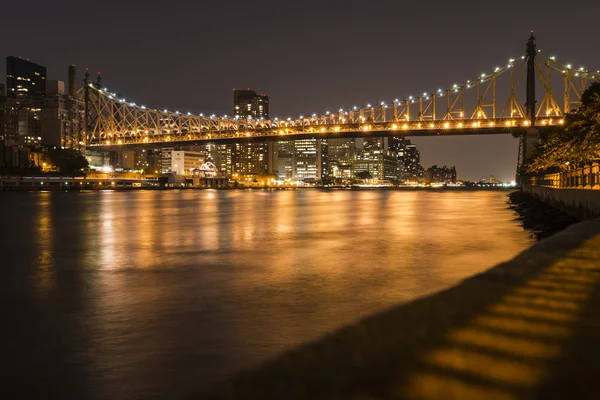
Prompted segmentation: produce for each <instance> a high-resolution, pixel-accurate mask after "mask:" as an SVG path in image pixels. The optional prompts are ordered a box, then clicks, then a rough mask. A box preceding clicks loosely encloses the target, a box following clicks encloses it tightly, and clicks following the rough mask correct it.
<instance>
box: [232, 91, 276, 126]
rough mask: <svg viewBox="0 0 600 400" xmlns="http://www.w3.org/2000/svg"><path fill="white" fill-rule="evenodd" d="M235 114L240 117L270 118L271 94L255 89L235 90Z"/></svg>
mask: <svg viewBox="0 0 600 400" xmlns="http://www.w3.org/2000/svg"><path fill="white" fill-rule="evenodd" d="M233 115H234V116H236V117H238V118H252V119H261V118H264V119H269V96H267V95H266V94H256V92H255V91H254V90H251V89H248V90H235V89H234V90H233Z"/></svg>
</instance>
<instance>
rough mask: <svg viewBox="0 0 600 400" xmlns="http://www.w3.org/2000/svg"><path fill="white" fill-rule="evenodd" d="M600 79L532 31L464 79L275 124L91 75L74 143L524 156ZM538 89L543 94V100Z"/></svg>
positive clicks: (100, 146)
mask: <svg viewBox="0 0 600 400" xmlns="http://www.w3.org/2000/svg"><path fill="white" fill-rule="evenodd" d="M536 78H537V79H536ZM598 80H600V70H591V69H586V68H583V67H580V68H574V67H573V66H572V65H570V64H563V63H560V62H558V61H557V60H556V57H554V56H547V55H545V54H543V53H541V52H540V51H539V50H536V44H535V37H534V36H533V32H532V33H531V36H530V37H529V40H528V42H527V43H526V51H525V53H523V54H521V55H520V56H518V57H515V58H511V59H509V60H508V61H507V62H503V63H500V64H498V66H496V67H494V68H492V69H491V72H488V73H483V74H480V75H479V76H476V77H474V79H471V80H467V81H466V82H464V81H463V82H462V83H455V84H452V85H449V86H447V87H446V88H445V89H442V88H439V89H437V90H428V91H425V92H423V94H422V95H418V96H408V97H405V98H402V99H401V98H397V99H394V100H393V101H389V102H380V103H379V104H375V105H372V104H367V105H366V106H363V107H358V106H353V107H349V108H340V109H339V110H338V111H335V112H329V111H326V112H324V113H312V114H311V115H308V116H305V115H300V116H297V117H287V118H277V117H275V118H272V119H269V120H265V119H244V118H241V119H238V118H231V117H228V116H226V115H225V116H222V117H217V116H216V115H204V114H203V113H200V114H194V113H191V112H179V111H170V110H167V109H162V110H161V109H153V108H149V107H146V106H144V105H138V104H136V103H134V102H130V101H127V100H126V99H125V98H123V97H122V96H119V95H117V94H116V93H114V92H112V91H110V90H108V89H107V88H106V87H105V86H103V85H102V84H101V79H100V77H99V79H98V81H97V82H92V81H91V80H90V79H89V73H87V72H86V79H85V81H84V82H85V84H84V86H83V88H82V89H81V90H80V91H79V96H80V98H81V104H82V105H83V108H84V110H82V113H83V114H84V115H85V118H84V119H85V121H84V126H85V129H84V131H83V132H82V133H81V136H80V137H78V138H73V140H72V141H71V143H74V142H78V144H79V145H80V146H85V147H87V148H89V149H98V150H100V149H113V150H114V149H118V148H119V147H120V146H148V145H153V146H164V145H168V146H176V145H181V146H184V145H188V144H194V143H200V142H205V143H206V142H235V141H239V140H294V139H301V138H306V137H320V138H337V137H368V136H387V135H402V136H449V135H474V134H477V135H480V134H484V135H487V134H512V135H513V136H515V137H519V138H520V140H521V146H520V147H521V149H522V152H524V151H525V150H524V148H525V145H526V143H527V140H525V137H526V136H527V133H528V132H532V133H535V134H537V133H538V132H539V130H540V129H541V130H544V129H547V128H549V127H553V126H560V125H561V124H563V123H564V122H565V117H566V115H567V114H568V113H570V112H571V111H572V110H574V109H575V108H577V107H578V105H579V102H580V98H581V94H582V93H583V91H584V90H585V89H586V88H587V87H588V86H589V84H591V83H592V82H594V81H598ZM556 82H559V84H558V85H556V84H555V83H556ZM536 92H537V93H541V94H542V95H543V97H542V100H541V101H539V102H538V101H537V100H536ZM523 95H525V96H523ZM523 97H524V99H523ZM530 136H531V135H530ZM533 136H535V135H533ZM521 156H522V154H520V156H519V157H520V159H521V158H522V157H521Z"/></svg>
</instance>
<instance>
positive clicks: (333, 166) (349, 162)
mask: <svg viewBox="0 0 600 400" xmlns="http://www.w3.org/2000/svg"><path fill="white" fill-rule="evenodd" d="M327 142H328V156H329V175H330V176H331V177H332V178H343V179H352V178H353V177H354V160H355V157H356V141H355V140H354V139H329V140H328V141H327Z"/></svg>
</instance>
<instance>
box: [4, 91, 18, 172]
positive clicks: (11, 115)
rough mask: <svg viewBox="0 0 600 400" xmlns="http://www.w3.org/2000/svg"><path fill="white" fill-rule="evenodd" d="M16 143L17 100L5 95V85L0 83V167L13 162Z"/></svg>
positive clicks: (11, 164) (7, 165)
mask: <svg viewBox="0 0 600 400" xmlns="http://www.w3.org/2000/svg"><path fill="white" fill-rule="evenodd" d="M18 144H19V113H18V108H17V101H16V100H15V99H11V98H8V97H7V96H6V86H5V85H4V84H2V83H0V167H11V166H13V164H15V161H14V156H13V153H14V152H15V151H16V150H17V145H18ZM17 165H18V162H17Z"/></svg>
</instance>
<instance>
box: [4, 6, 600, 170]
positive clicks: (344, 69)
mask: <svg viewBox="0 0 600 400" xmlns="http://www.w3.org/2000/svg"><path fill="white" fill-rule="evenodd" d="M440 3H441V4H440ZM2 14H3V18H2V24H0V49H2V53H3V54H0V56H2V57H5V56H8V55H15V56H22V57H24V58H29V59H31V60H32V61H34V62H37V63H39V64H42V65H45V66H46V67H48V75H49V79H61V80H65V81H66V78H67V66H68V65H69V64H71V63H73V64H76V65H77V66H78V68H79V70H78V72H79V74H80V75H82V74H83V69H84V67H86V66H87V67H89V68H90V70H91V71H94V73H95V72H96V71H102V75H103V78H104V84H105V85H106V86H107V87H108V88H109V89H111V90H113V91H115V92H118V93H121V94H122V95H123V96H125V97H126V98H127V99H128V100H131V101H135V102H136V103H137V104H145V105H147V106H153V107H160V108H169V109H171V110H179V111H188V110H189V111H192V112H205V113H213V112H214V113H216V114H218V115H223V114H231V112H232V111H231V108H232V105H231V103H232V93H231V92H232V89H233V88H248V87H250V88H252V89H255V90H256V91H258V92H261V93H267V94H268V95H269V96H270V100H271V115H272V116H288V115H300V114H305V115H307V114H310V113H313V112H316V113H321V112H324V111H326V110H331V111H333V110H337V109H339V108H340V107H345V108H347V107H351V106H354V105H359V106H360V105H361V106H365V105H366V104H367V103H374V104H377V103H379V102H381V101H384V100H385V101H391V100H393V99H394V98H405V97H407V96H408V95H416V94H421V93H423V92H424V91H434V90H436V89H437V88H438V87H441V88H446V87H448V86H450V85H452V84H453V83H456V82H463V81H466V80H467V79H472V78H473V77H475V76H477V75H478V74H480V73H482V72H486V71H488V72H489V71H490V70H491V69H492V68H493V67H494V66H497V65H498V64H502V63H505V62H506V61H508V59H509V58H511V57H516V56H519V55H520V54H521V53H522V52H523V51H524V47H525V41H526V40H527V36H528V34H529V30H530V29H535V34H536V36H537V42H538V49H541V50H542V51H543V52H545V53H547V54H548V55H550V53H551V54H552V55H556V56H557V58H558V60H559V61H563V62H565V63H566V62H568V63H572V64H574V65H577V66H585V67H586V68H589V69H600V50H598V47H597V43H598V39H600V24H598V22H597V21H598V15H600V2H598V1H592V0H583V1H579V2H576V3H570V2H566V1H556V0H547V1H543V2H540V1H530V2H523V1H497V2H487V1H486V2H482V1H462V2H456V1H447V2H438V1H422V2H410V3H409V2H404V1H398V0H395V1H353V0H348V1H327V0H321V1H302V2H291V1H277V2H274V1H197V2H193V3H192V2H187V1H186V2H183V1H165V2H161V3H158V2H145V1H135V2H133V1H126V0H122V1H99V2H98V1H97V2H82V1H57V2H49V1H46V0H44V1H42V0H30V1H27V2H11V4H10V7H8V8H7V7H4V8H3V13H2ZM4 68H5V65H4V63H2V67H1V69H0V73H1V74H2V76H3V77H4V76H5V70H4ZM2 81H4V79H2ZM522 97H523V100H524V93H523V94H522ZM539 100H541V99H540V98H538V101H539ZM414 142H415V143H417V144H418V146H419V148H420V150H421V155H422V164H423V165H424V166H425V167H427V166H429V165H431V164H448V165H456V166H457V169H458V173H459V178H463V179H481V178H484V177H487V176H489V175H490V174H494V175H496V176H497V177H498V178H500V179H505V180H512V178H513V176H514V170H515V166H516V157H517V148H518V142H517V140H516V139H513V138H512V137H511V136H510V135H497V136H491V137H452V138H437V137H435V138H421V139H414Z"/></svg>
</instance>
